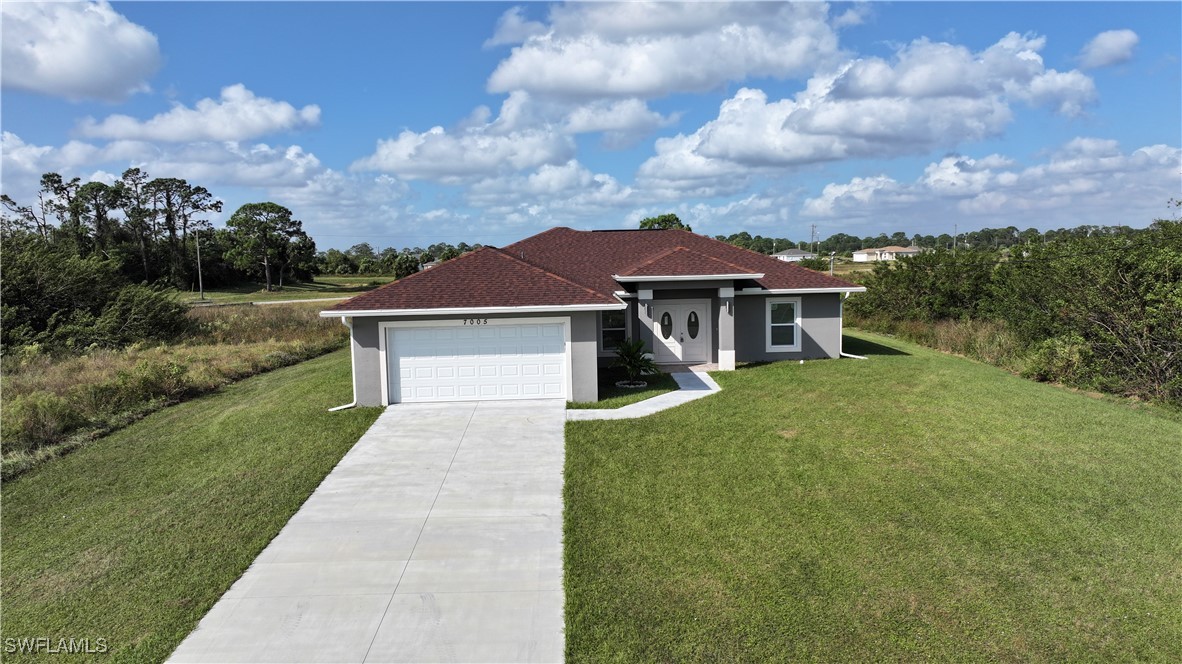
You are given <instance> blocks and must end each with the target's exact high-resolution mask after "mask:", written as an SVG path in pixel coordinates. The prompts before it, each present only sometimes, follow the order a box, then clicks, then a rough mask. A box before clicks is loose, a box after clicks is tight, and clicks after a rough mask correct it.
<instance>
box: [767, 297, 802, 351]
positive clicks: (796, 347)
mask: <svg viewBox="0 0 1182 664" xmlns="http://www.w3.org/2000/svg"><path fill="white" fill-rule="evenodd" d="M785 302H790V303H792V304H793V305H794V306H793V309H792V310H793V312H795V314H796V317H795V320H793V321H792V324H793V325H795V326H796V334H794V335H793V339H794V340H795V341H796V343H795V344H793V345H791V346H773V345H772V305H773V304H783V303H785ZM800 321H801V316H800V298H799V297H769V298H768V299H767V300H765V301H764V305H763V334H764V341H765V342H766V343H765V346H766V348H765V350H766V351H767V352H769V353H799V352H800V340H801V337H802V336H803V334H802V331H801V326H800ZM781 325H784V323H781Z"/></svg>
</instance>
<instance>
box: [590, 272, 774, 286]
mask: <svg viewBox="0 0 1182 664" xmlns="http://www.w3.org/2000/svg"><path fill="white" fill-rule="evenodd" d="M763 277H764V275H763V273H762V272H755V273H751V274H670V275H655V276H643V277H622V276H620V275H618V274H613V275H612V279H615V280H616V281H618V282H620V283H627V282H630V281H710V280H712V279H763Z"/></svg>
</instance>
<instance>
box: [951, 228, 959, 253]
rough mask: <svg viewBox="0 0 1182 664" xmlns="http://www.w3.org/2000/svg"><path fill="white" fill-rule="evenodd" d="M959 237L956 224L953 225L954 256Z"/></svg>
mask: <svg viewBox="0 0 1182 664" xmlns="http://www.w3.org/2000/svg"><path fill="white" fill-rule="evenodd" d="M958 237H960V233H958V232H957V227H956V224H952V255H954V256H955V255H956V238H958Z"/></svg>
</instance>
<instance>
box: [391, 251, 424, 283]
mask: <svg viewBox="0 0 1182 664" xmlns="http://www.w3.org/2000/svg"><path fill="white" fill-rule="evenodd" d="M418 271H419V261H418V259H417V258H415V256H414V254H412V253H410V252H407V251H404V252H402V253H400V254H398V258H396V259H394V278H395V279H401V278H403V277H409V276H410V275H412V274H414V273H415V272H418Z"/></svg>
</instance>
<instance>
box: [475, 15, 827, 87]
mask: <svg viewBox="0 0 1182 664" xmlns="http://www.w3.org/2000/svg"><path fill="white" fill-rule="evenodd" d="M513 16H514V18H513V19H512V20H513V21H514V22H516V21H520V15H519V14H514V15H513ZM828 18H829V17H828V7H827V6H826V5H824V4H820V3H800V4H788V3H762V2H755V3H738V4H728V3H631V2H630V3H621V4H614V3H612V4H609V3H574V4H569V5H560V6H556V7H554V8H553V9H551V11H550V16H549V24H548V25H546V26H545V29H544V31H543V30H542V29H541V28H539V27H537V26H533V27H531V28H530V30H529V31H528V33H520V38H521V40H522V43H521V45H520V46H517V47H515V48H514V49H513V51H512V53H511V54H510V55H509V57H507V58H506V59H505V60H503V61H502V62H501V63H500V64H499V65H498V66H497V68H496V70H495V71H494V72H493V73H492V75H491V76H490V77H489V80H488V89H489V91H491V92H509V91H512V90H526V91H529V92H531V93H534V94H541V95H545V96H557V97H566V98H600V97H637V98H651V97H656V96H662V95H667V94H671V93H675V92H701V91H706V90H714V89H718V88H720V87H721V86H722V85H724V84H725V83H726V82H728V81H735V80H742V79H745V78H748V77H751V76H770V77H776V78H787V77H792V76H802V75H805V74H808V73H810V72H811V71H812V70H813V69H814V68H815V67H816V66H817V65H818V63H822V62H826V61H828V60H830V59H832V58H833V57H834V56H835V55H836V54H837V52H838V46H837V36H836V34H835V33H834V31H833V28H832V27H831V26H830V24H829V22H828ZM502 20H503V22H505V18H504V17H502ZM502 34H507V33H503V32H502V31H501V30H500V29H499V28H498V32H497V35H502ZM494 39H496V38H495V37H494ZM505 39H506V40H507V39H508V38H507V37H505ZM498 43H499V42H498Z"/></svg>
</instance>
